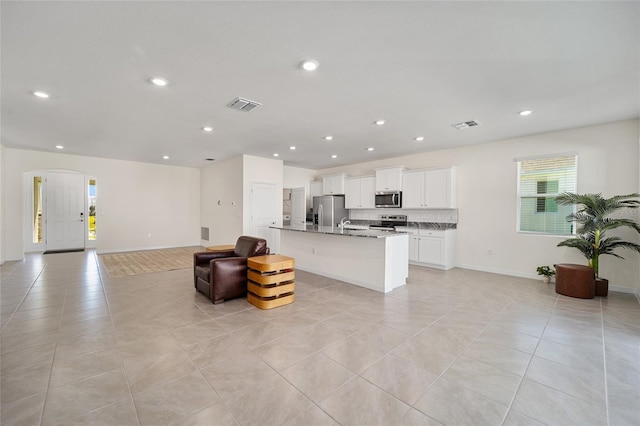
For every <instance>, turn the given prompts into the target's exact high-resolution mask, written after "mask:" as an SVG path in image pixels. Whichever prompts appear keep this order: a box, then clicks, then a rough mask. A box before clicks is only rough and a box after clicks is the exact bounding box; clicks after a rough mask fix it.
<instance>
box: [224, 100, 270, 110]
mask: <svg viewBox="0 0 640 426" xmlns="http://www.w3.org/2000/svg"><path fill="white" fill-rule="evenodd" d="M260 105H262V104H261V103H260V102H256V101H250V100H249V99H245V98H235V99H234V100H232V101H231V102H230V103H229V104H228V105H227V106H228V107H229V108H232V109H237V110H238V111H245V112H249V111H251V110H253V109H255V108H258V107H259V106H260Z"/></svg>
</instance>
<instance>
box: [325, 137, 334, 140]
mask: <svg viewBox="0 0 640 426" xmlns="http://www.w3.org/2000/svg"><path fill="white" fill-rule="evenodd" d="M324 139H325V140H327V141H332V140H333V136H325V137H324Z"/></svg>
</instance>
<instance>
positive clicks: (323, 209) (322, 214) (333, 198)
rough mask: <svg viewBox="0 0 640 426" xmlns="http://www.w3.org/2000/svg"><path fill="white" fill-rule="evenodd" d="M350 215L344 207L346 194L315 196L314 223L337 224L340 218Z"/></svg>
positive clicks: (321, 224)
mask: <svg viewBox="0 0 640 426" xmlns="http://www.w3.org/2000/svg"><path fill="white" fill-rule="evenodd" d="M343 217H346V218H348V217H349V211H348V210H347V209H345V208H344V195H323V196H320V197H313V223H314V224H315V225H319V226H337V225H338V224H339V223H340V219H342V218H343Z"/></svg>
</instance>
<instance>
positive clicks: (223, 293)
mask: <svg viewBox="0 0 640 426" xmlns="http://www.w3.org/2000/svg"><path fill="white" fill-rule="evenodd" d="M264 254H269V248H268V247H267V241H266V240H264V239H262V238H255V237H247V236H242V237H239V238H238V241H237V242H236V246H235V248H234V249H233V250H227V251H220V252H201V253H194V255H193V281H194V285H195V288H196V291H199V292H201V293H202V294H204V295H205V296H207V297H208V298H209V299H211V302H213V303H215V304H218V303H222V302H224V301H225V300H231V299H235V298H238V297H242V296H245V295H246V294H247V258H248V257H252V256H261V255H264Z"/></svg>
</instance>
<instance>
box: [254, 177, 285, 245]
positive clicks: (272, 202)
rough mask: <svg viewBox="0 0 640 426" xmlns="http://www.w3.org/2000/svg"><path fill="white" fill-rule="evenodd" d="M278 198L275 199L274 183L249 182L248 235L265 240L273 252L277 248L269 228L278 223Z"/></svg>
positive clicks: (271, 230)
mask: <svg viewBox="0 0 640 426" xmlns="http://www.w3.org/2000/svg"><path fill="white" fill-rule="evenodd" d="M279 199H280V197H276V184H275V183H260V182H251V222H250V224H251V226H250V235H253V236H254V237H258V238H264V239H265V240H267V245H268V246H269V247H270V248H271V251H272V252H274V251H275V250H276V247H277V243H278V242H277V241H276V238H275V233H274V230H273V229H271V228H269V227H270V226H275V225H276V224H277V223H278V214H279V209H278V207H277V205H278V202H279Z"/></svg>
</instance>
